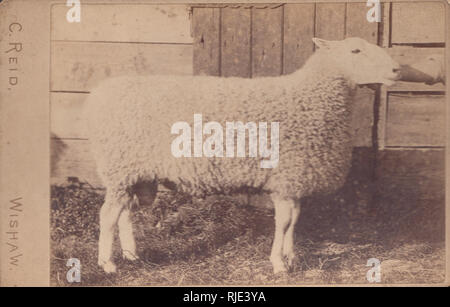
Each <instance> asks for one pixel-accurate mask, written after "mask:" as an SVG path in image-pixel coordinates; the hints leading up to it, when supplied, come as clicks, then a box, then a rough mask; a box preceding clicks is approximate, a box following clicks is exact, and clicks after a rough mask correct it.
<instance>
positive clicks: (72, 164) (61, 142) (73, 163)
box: [50, 138, 102, 188]
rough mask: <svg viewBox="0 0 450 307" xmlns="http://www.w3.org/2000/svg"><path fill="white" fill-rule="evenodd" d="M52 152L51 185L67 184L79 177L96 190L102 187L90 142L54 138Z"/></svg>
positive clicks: (51, 145)
mask: <svg viewBox="0 0 450 307" xmlns="http://www.w3.org/2000/svg"><path fill="white" fill-rule="evenodd" d="M50 152H51V172H50V182H51V184H65V183H67V179H68V178H69V177H77V178H78V180H80V181H81V182H87V183H89V184H90V185H92V186H93V187H95V188H101V187H102V182H101V180H100V178H99V177H98V174H97V170H96V165H95V161H94V159H93V158H92V153H91V150H90V146H89V141H87V140H67V139H59V138H52V139H51V143H50Z"/></svg>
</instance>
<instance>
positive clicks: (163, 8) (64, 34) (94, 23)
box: [52, 3, 192, 43]
mask: <svg viewBox="0 0 450 307" xmlns="http://www.w3.org/2000/svg"><path fill="white" fill-rule="evenodd" d="M68 10H69V8H68V7H67V6H65V5H60V4H57V5H54V6H53V7H52V40H75V41H115V42H159V43H161V42H164V43H192V37H191V34H190V20H189V11H188V7H187V6H186V5H154V4H150V5H143V4H88V3H82V5H81V22H73V23H70V22H67V19H66V14H67V11H68Z"/></svg>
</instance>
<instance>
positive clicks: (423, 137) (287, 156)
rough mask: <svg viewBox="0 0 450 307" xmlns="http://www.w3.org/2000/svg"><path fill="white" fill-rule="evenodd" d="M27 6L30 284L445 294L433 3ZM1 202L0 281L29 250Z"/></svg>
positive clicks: (15, 50)
mask: <svg viewBox="0 0 450 307" xmlns="http://www.w3.org/2000/svg"><path fill="white" fill-rule="evenodd" d="M4 2H5V1H3V3H1V4H0V9H1V7H2V6H4V7H5V8H6V9H8V6H7V5H6V4H5V3H4ZM6 2H11V3H14V2H15V1H14V0H11V1H6ZM16 2H27V1H22V0H19V1H16ZM4 4H5V5H4ZM11 6H12V5H11ZM44 6H45V8H43V10H44V9H45V10H46V11H47V12H48V15H46V16H48V20H47V21H46V22H47V29H48V30H49V31H48V33H47V32H45V31H43V35H42V38H40V40H42V41H45V44H46V45H45V46H48V48H47V47H45V50H44V49H41V51H42V54H43V57H42V58H43V59H44V60H43V61H47V62H43V66H48V79H45V78H43V80H42V88H43V92H44V93H46V95H48V96H47V97H48V98H45V100H46V101H47V105H48V109H47V111H48V112H47V113H46V114H48V115H46V116H48V121H45V122H44V120H42V122H41V125H42V127H43V130H42V131H44V132H45V131H47V137H46V138H45V137H44V138H40V140H43V141H42V142H44V143H43V144H47V145H45V146H43V147H45V148H48V151H47V152H46V153H45V154H43V157H44V158H43V160H44V159H46V161H48V164H43V165H42V166H43V169H44V171H45V170H47V171H48V173H47V177H48V178H49V182H48V183H45V182H43V185H44V184H45V185H46V186H47V187H48V188H47V190H48V192H46V193H48V202H47V203H45V202H40V206H43V207H47V208H48V209H46V210H48V211H42V213H44V212H45V214H47V212H48V214H47V215H48V216H47V220H48V225H47V224H46V225H47V226H46V227H48V236H47V234H45V235H43V236H42V238H40V240H42V241H48V253H49V254H48V258H49V259H48V269H47V270H48V274H49V276H48V282H49V285H51V286H63V287H65V286H185V287H186V286H308V285H328V286H329V285H336V286H339V285H356V286H380V285H381V286H382V285H444V284H446V283H448V279H446V270H447V268H446V263H447V261H446V260H447V259H448V252H446V240H447V242H448V236H449V234H448V232H447V233H446V161H445V160H446V158H448V152H447V151H446V144H447V140H448V124H447V114H448V102H447V97H446V86H447V85H446V73H447V67H448V58H447V60H446V59H445V55H446V38H447V37H448V34H447V32H448V23H447V24H446V18H447V16H448V13H447V11H448V3H446V2H445V1H404V2H401V1H379V0H369V1H347V2H344V1H292V2H291V1H288V2H276V3H254V2H246V1H242V2H236V1H232V2H226V1H225V2H220V1H217V2H216V3H209V2H207V3H202V2H194V3H183V2H174V3H156V2H151V1H142V2H139V1H135V2H133V1H125V0H117V1H106V0H105V1H65V0H64V1H47V2H46V5H44ZM5 16H6V14H5ZM19 19H20V18H19ZM19 19H14V18H12V19H11V21H10V20H9V19H8V21H7V22H6V21H5V22H2V23H0V26H1V28H2V32H0V33H1V37H0V39H2V40H4V45H2V52H3V51H5V52H4V55H3V56H4V57H5V58H2V59H1V62H0V66H2V63H3V67H4V69H5V71H7V70H8V75H7V77H5V79H4V80H5V82H4V84H5V85H6V87H8V89H6V87H5V88H3V86H2V93H3V92H4V93H6V94H10V92H11V89H12V90H14V88H17V86H20V85H21V84H22V82H23V77H22V74H21V65H22V63H24V62H23V61H22V58H21V56H23V54H22V49H24V50H25V49H26V48H27V44H26V42H25V41H24V42H20V43H19V40H17V41H15V40H14V37H15V36H17V37H20V35H23V33H24V32H25V31H28V29H29V26H28V28H27V27H26V26H25V24H23V23H21V21H20V20H19ZM5 20H6V19H5ZM447 22H448V21H447ZM44 34H45V35H44ZM37 49H39V48H37ZM37 49H36V50H37ZM36 52H37V51H36ZM12 58H13V59H15V60H11V59H12ZM6 66H7V67H6ZM2 69H3V68H2ZM24 74H25V73H24ZM41 79H42V78H41ZM32 80H39V78H38V77H37V76H35V77H33V78H32V79H30V80H29V81H26V82H35V81H32ZM36 82H38V81H36ZM27 84H28V83H27ZM30 84H32V83H30ZM46 84H47V85H46ZM33 86H34V85H33ZM36 86H37V85H36ZM30 88H31V87H30ZM21 91H23V92H24V93H25V92H26V91H27V90H26V89H23V90H21ZM27 95H29V96H30V98H31V96H32V95H35V94H32V91H31V90H30V92H29V93H28V94H27ZM4 97H8V96H4ZM43 97H44V96H43ZM31 99H32V98H31ZM7 104H8V102H6V100H5V102H4V105H5V106H6V105H7ZM9 104H11V102H9ZM2 106H3V104H2ZM5 110H6V111H7V110H8V109H7V108H6V109H5ZM9 114H12V113H9ZM5 116H6V115H5ZM42 118H44V117H42ZM45 123H47V124H45ZM3 125H4V126H6V125H7V124H6V121H4V123H3ZM30 129H31V130H33V129H34V128H33V127H32V126H31V125H30V126H29V128H28V130H30ZM44 132H43V133H44ZM5 135H6V134H5ZM43 135H44V136H45V134H43ZM44 140H45V141H44ZM7 141H8V137H7V135H6V137H5V138H3V140H2V144H7V143H3V142H7ZM36 141H37V142H39V141H38V139H37V140H36ZM30 148H31V147H30ZM36 148H37V147H36ZM5 150H6V149H5ZM27 151H28V152H29V154H31V153H32V152H33V149H27ZM5 153H6V151H5ZM6 156H7V155H6V154H5V157H6ZM4 161H6V160H4ZM4 161H2V165H1V167H2V172H3V171H4V170H5V171H6V170H8V169H9V168H7V166H5V165H6V164H9V163H6V162H4ZM11 161H12V160H11ZM17 161H19V160H17ZM14 163H17V164H19V162H14ZM45 165H47V166H45ZM24 167H25V166H24ZM46 167H47V168H46ZM6 180H7V178H6V177H3V179H2V182H5V181H6ZM2 185H3V183H2ZM45 185H44V186H45ZM3 188H4V190H6V185H3ZM28 188H29V190H33V186H32V185H29V186H28ZM42 190H45V189H42ZM30 193H31V192H30ZM5 198H8V199H7V203H6V204H5V206H4V208H3V209H2V210H4V211H2V215H3V217H4V218H8V219H9V222H5V224H4V226H3V227H4V228H2V233H3V234H2V236H1V237H0V239H1V241H2V244H7V245H8V246H9V247H7V249H5V250H4V253H8V254H7V256H4V257H3V259H4V261H3V262H5V263H3V264H2V268H3V270H4V271H6V270H5V267H7V266H8V265H11V264H13V265H16V266H17V263H19V262H20V261H22V258H21V257H23V256H22V250H21V247H20V244H21V243H20V244H19V243H17V242H22V241H21V240H25V241H28V240H32V239H31V237H24V235H23V232H19V231H21V230H20V229H21V228H20V227H23V226H20V227H19V226H17V225H24V224H23V223H22V220H20V219H21V218H22V217H21V215H22V214H24V215H27V216H28V218H29V219H32V216H30V212H29V211H26V210H28V209H27V208H28V207H31V206H32V205H31V203H29V202H30V200H29V199H27V197H22V196H14V197H13V196H10V195H8V196H6V195H5ZM27 202H28V203H27ZM447 202H448V200H447ZM22 210H24V211H22ZM13 214H16V215H13ZM447 214H448V211H447ZM43 215H44V214H43ZM7 216H8V217H7ZM12 216H14V218H13V217H12ZM15 216H19V217H18V218H17V225H16V224H14V223H12V221H13V220H15V219H16V217H15ZM19 220H20V222H21V223H22V224H19ZM447 223H448V218H447ZM7 225H9V226H7ZM16 226H17V229H15V227H16ZM7 227H9V228H7ZM27 227H28V226H27ZM42 234H44V233H42ZM16 239H18V240H17V242H16V241H15V240H16ZM35 244H36V243H35ZM45 244H47V243H45ZM14 246H15V248H14ZM45 246H47V245H45ZM43 248H44V247H43ZM447 248H448V246H447ZM3 255H4V254H3ZM447 278H448V276H447ZM190 295H191V296H189V297H187V298H186V299H187V300H188V301H197V300H200V301H201V299H202V298H200V297H199V298H197V299H196V298H195V297H193V295H194V294H192V293H191V294H190ZM259 295H260V294H259ZM263 296H264V295H263ZM204 299H205V300H209V299H210V298H206V297H205V298H204ZM249 299H251V300H253V301H257V300H258V297H253V298H249ZM259 299H260V300H261V297H259ZM215 300H216V298H214V301H215ZM212 303H214V302H212Z"/></svg>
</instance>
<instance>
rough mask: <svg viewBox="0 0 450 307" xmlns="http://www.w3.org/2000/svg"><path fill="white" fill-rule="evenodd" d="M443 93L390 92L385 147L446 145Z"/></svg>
mask: <svg viewBox="0 0 450 307" xmlns="http://www.w3.org/2000/svg"><path fill="white" fill-rule="evenodd" d="M445 135H446V126H445V96H444V95H405V94H392V93H391V94H390V95H389V97H388V108H387V120H386V141H385V144H386V146H407V147H415V146H445Z"/></svg>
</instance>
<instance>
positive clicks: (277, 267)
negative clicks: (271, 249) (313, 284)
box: [271, 259, 288, 274]
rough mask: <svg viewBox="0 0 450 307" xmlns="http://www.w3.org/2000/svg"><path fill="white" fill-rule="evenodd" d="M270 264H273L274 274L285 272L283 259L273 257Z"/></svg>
mask: <svg viewBox="0 0 450 307" xmlns="http://www.w3.org/2000/svg"><path fill="white" fill-rule="evenodd" d="M271 262H272V266H273V273H274V274H278V273H282V272H287V271H288V270H287V267H286V265H285V264H284V261H283V260H282V259H277V260H275V259H273V260H272V261H271Z"/></svg>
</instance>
